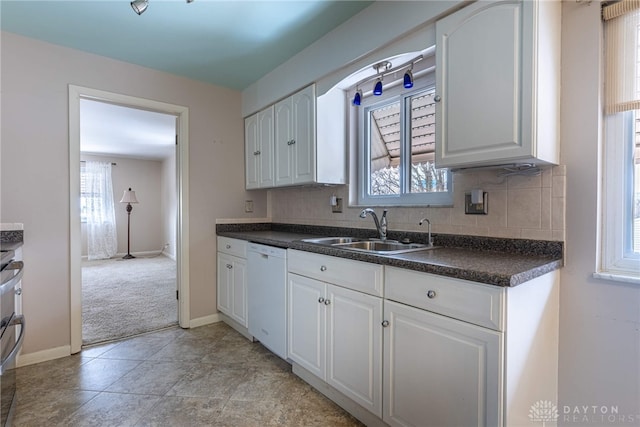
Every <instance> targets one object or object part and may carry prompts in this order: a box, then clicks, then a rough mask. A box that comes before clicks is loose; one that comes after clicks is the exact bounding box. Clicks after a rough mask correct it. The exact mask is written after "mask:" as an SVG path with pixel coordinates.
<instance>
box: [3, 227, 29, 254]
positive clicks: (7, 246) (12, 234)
mask: <svg viewBox="0 0 640 427" xmlns="http://www.w3.org/2000/svg"><path fill="white" fill-rule="evenodd" d="M23 241H24V231H23V230H2V231H0V250H5V251H15V250H16V249H18V248H19V247H20V246H22V243H23Z"/></svg>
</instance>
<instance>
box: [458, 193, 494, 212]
mask: <svg viewBox="0 0 640 427" xmlns="http://www.w3.org/2000/svg"><path fill="white" fill-rule="evenodd" d="M488 201H489V195H488V194H487V192H484V193H482V203H471V193H465V195H464V213H465V214H467V215H487V214H488V213H489V205H488Z"/></svg>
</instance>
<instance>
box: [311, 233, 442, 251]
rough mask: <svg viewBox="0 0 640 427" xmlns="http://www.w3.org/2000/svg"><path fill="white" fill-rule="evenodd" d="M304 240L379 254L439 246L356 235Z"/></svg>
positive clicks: (429, 248) (424, 249)
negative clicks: (356, 236) (365, 237)
mask: <svg viewBox="0 0 640 427" xmlns="http://www.w3.org/2000/svg"><path fill="white" fill-rule="evenodd" d="M302 241H303V242H305V243H315V244H318V245H325V246H332V247H334V248H337V249H348V250H353V251H359V252H366V253H371V254H378V255H397V254H403V253H407V252H417V251H427V250H432V249H436V248H437V246H433V245H427V244H424V243H402V242H399V241H397V240H379V239H359V238H355V237H320V238H316V239H303V240H302Z"/></svg>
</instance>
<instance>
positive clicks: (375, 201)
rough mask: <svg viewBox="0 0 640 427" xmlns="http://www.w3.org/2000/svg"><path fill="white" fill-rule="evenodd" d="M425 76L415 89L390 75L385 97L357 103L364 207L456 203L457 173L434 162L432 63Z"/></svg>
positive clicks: (417, 80) (360, 197)
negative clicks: (454, 177)
mask: <svg viewBox="0 0 640 427" xmlns="http://www.w3.org/2000/svg"><path fill="white" fill-rule="evenodd" d="M397 74H398V75H399V77H402V76H403V74H404V70H400V71H399V72H398V73H397ZM417 74H418V73H416V75H417ZM420 74H421V75H420V76H417V77H416V78H415V79H414V85H413V87H412V88H410V89H406V88H404V87H403V85H402V79H400V80H399V81H396V82H394V81H390V79H388V78H387V77H386V76H385V78H384V80H383V81H384V91H383V94H382V95H380V96H374V95H369V96H367V97H365V98H363V99H362V103H361V105H360V106H357V107H353V106H352V108H356V109H357V114H358V159H359V162H358V204H360V205H367V206H402V205H405V206H407V205H431V206H451V205H452V204H453V200H452V188H451V187H452V183H451V174H450V172H449V171H448V170H447V169H439V168H436V166H435V163H434V158H435V151H434V149H435V120H436V117H435V101H434V92H435V73H434V71H433V67H431V68H430V69H428V70H425V71H423V72H422V73H420ZM370 84H371V85H373V84H374V82H371V83H370Z"/></svg>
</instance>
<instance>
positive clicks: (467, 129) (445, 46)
mask: <svg viewBox="0 0 640 427" xmlns="http://www.w3.org/2000/svg"><path fill="white" fill-rule="evenodd" d="M436 63H437V66H436V70H437V71H436V95H437V96H438V97H439V99H440V101H439V102H438V104H437V106H436V117H437V120H436V164H437V165H438V167H449V168H457V167H473V166H487V165H499V164H508V163H525V162H531V163H536V164H557V163H558V160H559V141H558V138H559V126H558V124H559V113H560V109H559V98H560V97H559V94H560V88H559V81H560V2H558V1H538V0H527V1H494V2H487V1H482V2H477V3H473V4H471V5H469V6H467V7H465V8H464V9H461V10H460V11H458V12H456V13H453V14H451V15H449V16H447V17H445V18H443V19H441V20H439V21H438V22H437V23H436Z"/></svg>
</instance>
